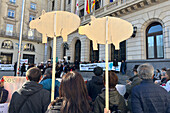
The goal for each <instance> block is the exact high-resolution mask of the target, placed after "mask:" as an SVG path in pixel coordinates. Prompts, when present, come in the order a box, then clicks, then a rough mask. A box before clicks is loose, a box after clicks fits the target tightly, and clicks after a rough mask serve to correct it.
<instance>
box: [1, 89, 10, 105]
mask: <svg viewBox="0 0 170 113" xmlns="http://www.w3.org/2000/svg"><path fill="white" fill-rule="evenodd" d="M1 95H2V97H1ZM7 99H8V91H7V90H6V89H4V88H3V87H0V103H5V102H6V101H7Z"/></svg>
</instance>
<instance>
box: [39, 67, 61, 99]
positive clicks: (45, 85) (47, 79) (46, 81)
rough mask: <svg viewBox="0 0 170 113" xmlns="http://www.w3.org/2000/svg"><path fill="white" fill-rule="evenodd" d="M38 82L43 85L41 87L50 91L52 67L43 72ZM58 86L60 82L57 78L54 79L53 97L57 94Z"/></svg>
mask: <svg viewBox="0 0 170 113" xmlns="http://www.w3.org/2000/svg"><path fill="white" fill-rule="evenodd" d="M40 84H42V85H43V88H44V89H46V90H48V91H49V92H50V93H51V87H52V86H51V85H52V69H51V68H47V69H46V70H45V73H44V78H43V79H42V80H41V82H40ZM59 87H60V82H59V81H58V80H55V95H54V97H55V98H56V97H58V96H59Z"/></svg>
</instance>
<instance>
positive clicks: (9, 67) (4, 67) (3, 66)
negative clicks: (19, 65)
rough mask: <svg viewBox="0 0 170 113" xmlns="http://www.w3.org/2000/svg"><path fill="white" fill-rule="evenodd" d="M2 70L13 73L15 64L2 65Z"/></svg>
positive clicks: (0, 65)
mask: <svg viewBox="0 0 170 113" xmlns="http://www.w3.org/2000/svg"><path fill="white" fill-rule="evenodd" d="M0 70H1V71H7V70H8V71H13V70H14V65H13V64H0Z"/></svg>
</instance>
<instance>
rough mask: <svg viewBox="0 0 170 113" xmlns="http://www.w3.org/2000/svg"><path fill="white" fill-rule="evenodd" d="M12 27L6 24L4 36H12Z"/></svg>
mask: <svg viewBox="0 0 170 113" xmlns="http://www.w3.org/2000/svg"><path fill="white" fill-rule="evenodd" d="M13 27H14V25H12V24H6V35H8V36H12V35H13Z"/></svg>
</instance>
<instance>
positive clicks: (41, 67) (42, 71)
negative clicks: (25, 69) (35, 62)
mask: <svg viewBox="0 0 170 113" xmlns="http://www.w3.org/2000/svg"><path fill="white" fill-rule="evenodd" d="M38 68H39V69H40V70H41V74H42V75H43V74H44V65H43V63H41V64H40V65H39V66H38Z"/></svg>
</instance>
